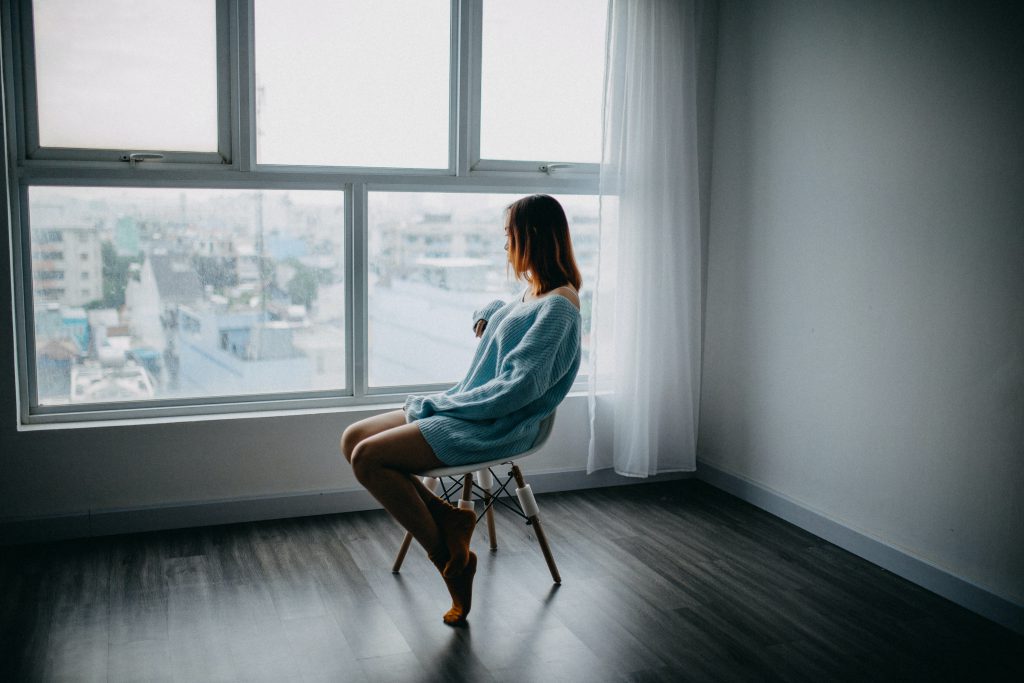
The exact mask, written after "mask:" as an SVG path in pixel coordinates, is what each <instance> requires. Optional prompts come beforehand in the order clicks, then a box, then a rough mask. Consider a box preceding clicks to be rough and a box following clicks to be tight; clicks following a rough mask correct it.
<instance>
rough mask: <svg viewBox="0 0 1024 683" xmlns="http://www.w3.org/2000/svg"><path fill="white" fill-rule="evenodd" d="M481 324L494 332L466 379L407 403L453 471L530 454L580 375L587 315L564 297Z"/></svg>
mask: <svg viewBox="0 0 1024 683" xmlns="http://www.w3.org/2000/svg"><path fill="white" fill-rule="evenodd" d="M481 319H483V320H486V321H487V327H486V329H485V330H484V334H483V337H481V339H480V342H479V344H478V345H477V349H476V353H475V354H474V355H473V362H472V364H471V365H470V368H469V372H467V373H466V376H465V378H463V380H462V381H461V382H459V383H458V384H456V385H455V386H454V387H452V388H451V389H449V390H448V391H445V392H443V393H438V394H427V395H423V396H410V397H409V398H408V399H406V401H405V415H406V420H408V421H409V422H417V423H418V424H419V427H420V432H422V434H423V437H424V438H425V439H426V440H427V443H429V444H430V447H431V448H433V449H434V454H435V455H437V457H438V459H439V460H441V461H442V462H444V463H445V464H447V465H450V466H454V465H467V464H471V463H475V462H484V461H486V460H494V459H497V458H503V457H506V456H512V455H515V454H516V453H521V452H523V451H525V450H527V449H528V448H529V447H530V446H532V445H533V442H534V439H536V437H537V431H538V425H539V423H540V421H541V420H543V419H544V418H545V417H547V416H548V415H550V414H551V412H552V411H554V409H555V408H556V407H557V406H558V404H559V403H561V401H562V399H563V398H565V395H566V394H567V393H569V389H570V387H572V383H573V382H574V381H575V379H576V373H577V372H578V371H579V368H580V313H579V311H578V310H577V309H576V306H574V305H573V304H572V303H571V302H570V301H569V300H568V299H566V298H565V297H563V296H559V295H557V294H553V295H550V296H546V297H542V298H540V299H536V300H533V301H513V302H511V303H507V304H506V303H505V302H503V301H492V302H491V303H490V304H488V305H487V306H486V307H485V308H483V309H481V310H480V311H477V312H476V313H474V314H473V320H474V321H476V320H481Z"/></svg>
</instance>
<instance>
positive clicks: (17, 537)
mask: <svg viewBox="0 0 1024 683" xmlns="http://www.w3.org/2000/svg"><path fill="white" fill-rule="evenodd" d="M524 474H525V476H526V480H527V481H528V482H529V483H530V486H531V487H532V488H533V491H534V492H535V493H554V492H556V491H573V490H576V489H588V488H602V487H606V486H622V485H625V484H636V483H638V480H637V479H633V478H630V477H623V476H620V475H617V474H615V473H614V472H613V471H612V470H602V471H600V472H594V473H593V474H590V475H588V474H587V473H586V472H585V471H584V470H569V471H562V472H538V473H535V474H531V473H530V471H529V470H528V469H527V470H526V471H525V472H524ZM689 476H692V473H672V474H663V475H659V476H657V477H650V478H648V479H646V480H643V481H645V482H657V481H668V480H671V479H682V478H686V477H689ZM379 508H380V504H379V503H377V501H376V500H374V499H373V497H371V496H370V494H369V493H367V492H366V490H365V489H362V488H357V489H346V490H334V491H314V492H310V493H298V494H288V495H276V496H265V497H250V498H236V499H230V500H215V501H194V502H183V503H173V504H169V505H160V506H147V507H135V508H120V509H106V510H86V511H82V512H78V513H72V514H65V515H53V516H46V517H30V518H8V519H0V545H13V544H17V543H41V542H48V541H60V540H66V539H71V538H89V537H93V536H110V535H114V534H130V533H138V532H143V531H159V530H163V529H183V528H188V527H198V526H212V525H215V524H236V523H239V522H257V521H262V520H268V519H285V518H290V517H309V516H312V515H327V514H337V513H343V512H357V511H360V510H374V509H379Z"/></svg>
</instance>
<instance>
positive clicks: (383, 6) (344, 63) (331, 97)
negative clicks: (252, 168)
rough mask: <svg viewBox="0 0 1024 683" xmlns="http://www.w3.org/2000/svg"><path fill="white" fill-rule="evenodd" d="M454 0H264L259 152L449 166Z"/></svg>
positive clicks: (297, 159)
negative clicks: (450, 71) (451, 21)
mask: <svg viewBox="0 0 1024 683" xmlns="http://www.w3.org/2000/svg"><path fill="white" fill-rule="evenodd" d="M450 12H451V6H450V3H449V0H406V1H402V0H344V1H340V0H301V1H296V0H257V2H256V29H255V30H256V58H255V60H256V118H257V122H258V132H257V158H258V161H259V163H264V164H316V165H329V166H391V167H406V168H447V167H448V76H449V71H448V63H449V52H450V49H451V48H450V33H451V27H450Z"/></svg>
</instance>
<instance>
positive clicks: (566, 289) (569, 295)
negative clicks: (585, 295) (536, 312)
mask: <svg viewBox="0 0 1024 683" xmlns="http://www.w3.org/2000/svg"><path fill="white" fill-rule="evenodd" d="M554 295H560V296H564V297H565V298H566V299H568V300H569V301H570V302H571V303H572V305H573V306H575V307H576V308H577V309H578V308H579V307H580V295H579V293H578V292H577V291H576V290H575V289H573V288H572V287H570V286H569V285H565V286H562V287H559V288H558V289H552V290H551V291H550V292H548V293H547V294H545V296H554Z"/></svg>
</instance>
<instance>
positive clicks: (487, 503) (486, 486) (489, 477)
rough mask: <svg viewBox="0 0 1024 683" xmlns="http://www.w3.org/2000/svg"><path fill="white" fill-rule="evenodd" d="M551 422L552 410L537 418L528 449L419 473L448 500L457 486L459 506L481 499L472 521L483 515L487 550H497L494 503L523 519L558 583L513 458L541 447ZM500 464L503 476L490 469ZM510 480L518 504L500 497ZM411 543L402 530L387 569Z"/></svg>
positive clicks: (532, 502) (534, 502) (530, 491)
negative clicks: (505, 467) (537, 427)
mask: <svg viewBox="0 0 1024 683" xmlns="http://www.w3.org/2000/svg"><path fill="white" fill-rule="evenodd" d="M554 424H555V414H554V413H551V414H550V415H548V416H547V417H546V418H544V419H543V420H541V422H540V430H539V431H538V432H537V438H536V439H535V440H534V442H533V445H532V446H530V448H529V449H528V450H526V451H523V452H522V453H519V454H517V455H513V456H508V457H504V458H499V459H497V460H489V461H487V462H478V463H474V464H472V465H461V466H458V467H439V468H436V469H432V470H427V471H425V472H421V473H420V476H421V477H422V478H423V483H424V484H425V485H426V487H427V488H428V489H430V490H431V491H433V492H434V493H436V494H437V495H439V496H441V497H442V498H444V499H445V500H446V501H448V502H449V503H451V502H452V496H453V494H454V493H455V492H456V491H457V490H458V488H459V487H460V486H461V487H462V493H461V496H460V499H459V507H460V508H463V509H465V510H475V509H476V504H475V503H476V501H478V500H479V501H483V504H484V509H483V512H481V513H480V514H479V515H478V516H477V520H476V521H477V522H478V523H479V522H480V520H481V519H482V518H483V517H484V516H486V517H487V533H488V535H489V536H490V545H491V551H495V550H497V549H498V541H497V536H496V533H495V528H494V504H495V503H498V504H500V505H503V506H504V507H506V508H507V509H509V510H511V511H512V512H514V513H516V514H517V515H519V516H520V517H522V518H523V519H525V520H526V523H527V524H528V525H530V526H532V527H533V531H534V533H535V534H536V535H537V542H538V543H539V544H540V549H541V552H543V553H544V560H545V561H546V562H547V564H548V570H549V571H550V572H551V579H552V580H553V581H554V582H555V583H556V584H561V583H562V577H561V576H559V574H558V567H556V566H555V559H554V557H552V556H551V548H550V547H549V546H548V540H547V537H546V536H545V535H544V529H543V527H541V523H540V510H539V509H538V508H537V500H536V499H535V498H534V497H533V489H532V488H530V485H529V484H527V483H526V480H525V479H523V473H522V471H521V470H520V469H519V465H517V464H516V463H517V461H519V460H522V459H523V458H525V457H527V456H529V455H533V454H534V453H536V452H537V451H538V450H540V449H541V447H542V446H543V445H544V443H545V442H546V441H547V440H548V437H549V436H550V435H551V428H552V427H553V426H554ZM501 465H509V466H510V468H509V470H508V472H507V474H505V475H504V476H503V475H501V474H497V473H495V471H494V468H497V467H500V466H501ZM495 480H497V482H498V489H497V492H495V489H494V482H495ZM512 480H515V482H516V489H515V493H516V499H517V501H518V505H513V504H511V503H509V502H508V501H506V500H503V499H502V498H501V497H500V496H501V495H502V494H504V495H505V496H506V497H509V498H511V496H512V494H511V493H510V492H509V490H508V487H509V486H510V485H511V483H512ZM411 543H412V534H410V533H408V532H406V534H405V540H403V541H402V546H401V548H399V550H398V557H396V558H395V564H394V566H393V567H392V568H391V571H392V572H394V573H396V574H397V573H398V572H399V571H400V570H401V569H402V562H404V561H405V554H406V553H407V552H408V551H409V545H410V544H411Z"/></svg>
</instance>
